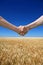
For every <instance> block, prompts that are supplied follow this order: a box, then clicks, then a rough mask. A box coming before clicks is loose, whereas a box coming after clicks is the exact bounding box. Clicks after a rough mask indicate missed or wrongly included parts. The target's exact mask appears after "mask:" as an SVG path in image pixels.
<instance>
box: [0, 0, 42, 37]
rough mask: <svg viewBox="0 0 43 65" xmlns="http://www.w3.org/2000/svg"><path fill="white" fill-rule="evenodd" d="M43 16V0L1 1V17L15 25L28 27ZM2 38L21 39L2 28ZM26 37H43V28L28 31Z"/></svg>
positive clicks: (0, 33) (0, 30) (12, 32)
mask: <svg viewBox="0 0 43 65" xmlns="http://www.w3.org/2000/svg"><path fill="white" fill-rule="evenodd" d="M41 15H43V0H0V16H2V17H3V18H5V19H6V20H7V21H8V22H10V23H12V24H13V25H16V26H20V25H27V24H29V23H31V22H33V21H35V20H36V19H37V18H39V17H40V16H41ZM0 37H21V36H20V35H19V34H18V33H16V32H15V31H12V30H9V29H7V28H4V27H1V26H0ZM24 37H43V26H38V27H36V28H34V29H31V30H30V31H28V33H27V34H26V35H24Z"/></svg>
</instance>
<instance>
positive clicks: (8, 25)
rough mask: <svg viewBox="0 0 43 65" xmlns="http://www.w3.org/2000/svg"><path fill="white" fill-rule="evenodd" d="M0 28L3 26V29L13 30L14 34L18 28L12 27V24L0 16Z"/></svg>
mask: <svg viewBox="0 0 43 65" xmlns="http://www.w3.org/2000/svg"><path fill="white" fill-rule="evenodd" d="M0 26H3V27H5V28H8V29H10V30H13V31H15V32H18V28H17V27H16V26H14V25H13V24H11V23H9V22H8V21H6V20H5V19H4V18H3V17H1V16H0Z"/></svg>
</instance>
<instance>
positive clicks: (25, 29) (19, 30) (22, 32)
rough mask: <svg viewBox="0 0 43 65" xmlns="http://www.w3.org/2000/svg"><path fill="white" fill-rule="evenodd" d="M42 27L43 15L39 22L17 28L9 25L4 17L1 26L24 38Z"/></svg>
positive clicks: (1, 18)
mask: <svg viewBox="0 0 43 65" xmlns="http://www.w3.org/2000/svg"><path fill="white" fill-rule="evenodd" d="M40 25H43V15H42V16H41V17H39V18H38V19H37V20H35V21H34V22H32V23H30V24H28V25H25V26H19V27H16V26H15V25H13V24H11V23H9V22H8V21H6V20H5V19H4V18H3V17H1V16H0V26H3V27H5V28H8V29H10V30H13V31H15V32H17V33H18V34H20V35H22V36H24V35H25V34H26V33H27V32H28V31H29V30H31V29H33V28H35V27H37V26H40Z"/></svg>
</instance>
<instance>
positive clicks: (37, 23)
mask: <svg viewBox="0 0 43 65" xmlns="http://www.w3.org/2000/svg"><path fill="white" fill-rule="evenodd" d="M40 25H43V15H42V16H41V17H40V18H38V19H37V20H36V21H34V22H32V23H30V24H28V25H26V26H25V27H26V28H27V30H29V29H32V28H35V27H37V26H40Z"/></svg>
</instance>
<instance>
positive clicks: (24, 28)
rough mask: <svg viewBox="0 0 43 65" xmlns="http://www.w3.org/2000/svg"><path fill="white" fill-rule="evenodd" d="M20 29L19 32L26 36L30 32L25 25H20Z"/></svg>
mask: <svg viewBox="0 0 43 65" xmlns="http://www.w3.org/2000/svg"><path fill="white" fill-rule="evenodd" d="M18 30H19V34H20V35H22V36H24V35H25V34H26V33H27V32H28V29H27V27H25V26H19V27H18Z"/></svg>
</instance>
